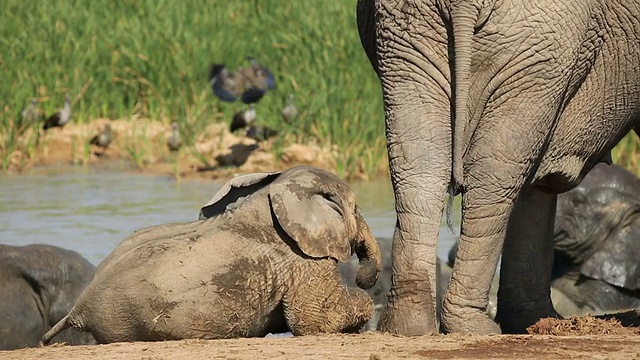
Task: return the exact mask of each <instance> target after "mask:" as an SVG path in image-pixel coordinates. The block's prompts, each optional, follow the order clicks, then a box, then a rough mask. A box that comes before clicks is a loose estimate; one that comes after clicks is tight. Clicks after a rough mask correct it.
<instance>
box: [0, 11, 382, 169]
mask: <svg viewBox="0 0 640 360" xmlns="http://www.w3.org/2000/svg"><path fill="white" fill-rule="evenodd" d="M355 5H356V0H340V1H327V2H319V1H288V0H260V1H258V0H253V1H249V0H244V1H237V0H218V1H215V0H209V1H169V0H149V1H146V0H141V1H135V0H133V1H125V0H123V1H106V0H97V1H82V0H75V1H71V0H65V1H63V0H60V1H52V0H51V1H46V0H39V1H23V0H4V1H3V2H2V8H3V9H2V11H1V12H0V76H1V77H0V78H1V79H2V85H1V86H0V116H1V118H0V131H2V128H4V129H7V128H8V127H10V125H9V124H11V122H12V121H11V120H12V119H13V118H14V117H15V116H16V115H17V114H19V113H20V111H21V110H22V109H23V107H24V106H25V105H26V104H27V103H28V101H29V99H30V98H31V97H32V96H37V97H38V100H39V103H38V104H39V107H40V108H43V109H44V110H45V112H46V113H51V112H53V111H54V110H55V109H57V108H59V107H61V106H62V104H63V100H64V93H65V92H70V93H71V94H72V98H73V100H74V102H73V115H72V116H73V120H72V121H77V122H87V121H91V120H92V119H94V118H97V117H109V118H113V119H118V118H128V117H131V116H133V115H134V114H136V115H138V116H141V117H149V118H151V119H156V120H160V121H163V122H167V123H168V122H170V121H171V120H176V121H178V122H180V123H181V128H183V129H184V128H188V127H194V128H195V129H196V130H197V129H201V128H202V124H206V123H207V122H210V121H216V122H220V121H224V122H227V121H228V120H229V119H230V118H231V116H232V114H233V113H234V112H235V111H237V110H239V109H240V108H241V106H240V104H239V103H237V104H227V103H222V102H220V101H219V100H217V99H216V98H214V97H213V95H212V94H211V89H210V87H209V84H208V78H207V77H208V67H209V64H210V63H212V62H220V63H225V64H227V65H228V66H229V67H230V68H231V69H232V70H233V69H235V68H236V67H238V66H246V65H247V62H246V60H245V57H246V56H253V57H255V58H257V59H259V60H260V61H261V62H262V63H263V64H265V65H267V66H268V67H269V68H270V69H271V71H272V72H273V73H274V75H275V76H276V82H277V86H276V89H275V90H274V91H272V92H270V93H268V94H267V95H266V96H265V97H264V98H263V100H262V101H261V102H260V103H259V104H258V105H257V107H256V110H257V112H258V121H260V122H261V123H262V124H266V125H268V126H271V127H275V128H278V129H282V130H286V131H287V133H290V134H292V136H290V137H288V138H287V139H286V140H285V137H279V138H278V141H291V139H292V138H295V139H296V140H300V141H306V140H309V139H310V138H316V139H317V140H318V141H319V142H320V143H321V144H328V143H331V144H335V145H337V146H338V147H339V149H340V150H339V152H340V154H341V156H339V157H338V159H337V161H338V169H337V170H338V171H339V172H340V175H341V176H343V177H345V178H349V177H350V176H352V175H353V174H354V173H355V172H358V171H360V172H362V171H364V172H365V173H366V174H367V175H375V173H376V172H379V171H380V162H386V158H385V156H386V154H385V151H386V150H385V147H384V140H383V139H384V130H383V129H384V121H383V112H382V104H381V95H380V86H379V83H378V81H377V79H376V77H375V74H374V72H373V70H372V68H371V66H370V65H369V63H368V61H367V59H366V56H365V54H364V51H363V50H362V48H361V45H360V41H359V38H358V32H357V29H356V24H355ZM289 92H292V93H294V94H295V102H296V105H297V106H298V108H299V110H300V115H299V117H298V120H297V121H296V123H295V124H293V125H291V126H285V125H284V124H283V122H282V121H281V116H280V111H281V109H282V107H283V106H284V104H285V101H286V98H287V94H288V93H289ZM218 112H222V116H220V115H219V114H218ZM216 114H218V116H216ZM5 131H6V130H5ZM194 131H195V130H194ZM187 132H188V131H187ZM192 136H193V135H192ZM281 145H282V144H281ZM138 160H139V159H138Z"/></svg>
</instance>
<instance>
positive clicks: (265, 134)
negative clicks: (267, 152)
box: [245, 125, 278, 142]
mask: <svg viewBox="0 0 640 360" xmlns="http://www.w3.org/2000/svg"><path fill="white" fill-rule="evenodd" d="M276 135H278V131H277V130H275V129H272V128H270V127H268V126H264V125H263V126H254V125H252V126H249V128H248V129H247V133H246V135H245V136H246V137H248V138H250V139H253V140H255V141H257V142H261V141H265V140H268V139H270V138H272V137H274V136H276Z"/></svg>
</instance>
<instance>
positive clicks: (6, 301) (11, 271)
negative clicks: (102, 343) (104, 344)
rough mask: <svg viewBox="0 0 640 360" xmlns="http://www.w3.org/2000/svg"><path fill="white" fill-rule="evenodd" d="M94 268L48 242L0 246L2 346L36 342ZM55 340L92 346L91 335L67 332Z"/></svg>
mask: <svg viewBox="0 0 640 360" xmlns="http://www.w3.org/2000/svg"><path fill="white" fill-rule="evenodd" d="M94 271H95V267H94V266H93V265H92V264H91V263H90V262H88V261H87V260H86V259H84V258H83V257H82V256H80V254H78V253H77V252H75V251H71V250H65V249H62V248H59V247H56V246H51V245H39V244H33V245H25V246H11V245H0V296H2V300H1V301H0V349H1V350H8V349H19V348H25V347H35V346H38V342H39V341H40V338H41V337H42V335H44V333H45V332H46V331H47V330H49V328H50V327H51V325H53V324H55V323H56V322H58V321H59V320H60V319H62V318H63V317H64V316H65V315H66V314H67V312H69V310H70V309H71V308H72V307H73V304H74V303H75V301H76V299H77V298H78V296H80V293H81V292H82V290H83V289H84V287H85V286H86V285H87V284H88V283H89V280H90V279H91V276H93V273H94ZM53 341H54V342H65V343H67V344H69V345H82V344H94V343H95V340H94V339H93V337H92V336H91V334H87V333H81V332H79V331H77V330H74V329H69V330H65V331H63V332H62V333H60V334H59V335H58V336H56V337H55V338H53Z"/></svg>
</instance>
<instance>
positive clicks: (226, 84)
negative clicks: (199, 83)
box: [209, 64, 240, 102]
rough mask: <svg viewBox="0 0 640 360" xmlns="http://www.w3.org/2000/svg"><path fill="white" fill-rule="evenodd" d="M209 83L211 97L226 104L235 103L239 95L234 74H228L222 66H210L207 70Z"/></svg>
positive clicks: (227, 70)
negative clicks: (211, 92) (211, 91)
mask: <svg viewBox="0 0 640 360" xmlns="http://www.w3.org/2000/svg"><path fill="white" fill-rule="evenodd" d="M209 78H210V79H211V80H210V81H209V83H210V84H211V87H212V89H213V95H215V96H216V97H218V99H220V100H222V101H226V102H234V101H236V97H238V95H239V94H240V89H239V86H238V85H239V84H238V82H237V81H236V80H235V76H234V74H232V73H230V72H229V69H227V68H226V67H225V66H224V65H223V64H212V65H211V69H210V70H209Z"/></svg>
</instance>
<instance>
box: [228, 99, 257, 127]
mask: <svg viewBox="0 0 640 360" xmlns="http://www.w3.org/2000/svg"><path fill="white" fill-rule="evenodd" d="M255 120H256V109H255V108H254V107H253V105H249V107H248V108H246V109H244V110H242V111H238V112H237V113H236V114H235V115H233V120H232V121H231V126H229V131H231V132H234V131H236V130H238V129H242V128H245V127H247V126H249V125H251V124H253V122H254V121H255Z"/></svg>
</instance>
